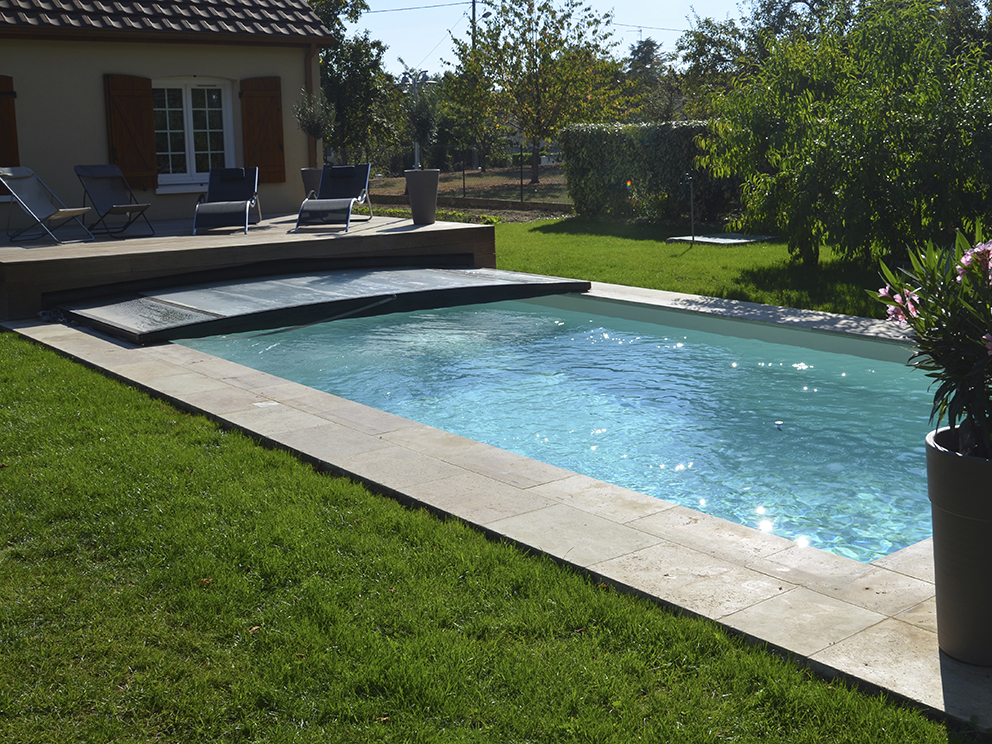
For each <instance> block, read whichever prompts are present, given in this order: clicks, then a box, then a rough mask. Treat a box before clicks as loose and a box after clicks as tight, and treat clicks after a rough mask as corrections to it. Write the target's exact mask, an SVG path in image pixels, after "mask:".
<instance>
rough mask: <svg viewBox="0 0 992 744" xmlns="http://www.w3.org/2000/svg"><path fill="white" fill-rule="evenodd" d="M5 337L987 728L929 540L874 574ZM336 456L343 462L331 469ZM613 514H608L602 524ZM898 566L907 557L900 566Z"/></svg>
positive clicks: (590, 483) (196, 362)
mask: <svg viewBox="0 0 992 744" xmlns="http://www.w3.org/2000/svg"><path fill="white" fill-rule="evenodd" d="M601 286H602V285H600V286H595V285H594V287H593V290H592V293H596V292H597V291H604V290H602V289H601ZM606 291H612V290H606ZM645 292H651V291H650V290H639V291H637V292H635V293H634V294H636V295H638V296H640V297H642V298H643V297H644V296H645ZM614 294H615V292H614ZM666 294H671V293H666ZM682 297H685V296H682ZM649 299H657V300H664V299H666V298H664V297H649ZM635 301H637V300H635ZM5 326H6V327H8V328H9V329H11V330H14V331H16V332H17V333H19V334H21V335H22V336H25V337H26V338H30V339H33V340H35V341H37V342H39V343H41V344H43V345H46V346H48V347H50V348H53V349H55V350H57V351H59V352H61V353H63V354H65V355H67V356H69V357H71V358H74V359H76V360H78V361H80V362H82V363H83V364H86V365H87V366H90V367H93V368H96V369H98V370H101V371H104V372H105V373H107V374H109V375H110V376H112V377H115V378H116V379H119V380H122V381H124V382H126V383H128V384H131V385H134V386H137V387H139V388H141V389H143V390H145V391H146V392H149V393H150V394H152V395H155V396H157V397H161V398H165V399H166V400H169V401H170V402H172V403H174V404H176V405H178V406H179V407H181V408H183V409H185V410H189V411H193V412H198V413H203V414H205V415H207V416H209V417H211V418H212V419H214V420H215V421H218V422H219V423H221V424H222V425H224V426H228V427H232V428H238V429H240V430H242V431H244V432H245V433H247V434H248V435H250V436H252V437H253V438H256V439H258V440H259V441H262V442H263V443H265V444H267V445H269V446H277V447H281V448H285V449H288V450H290V451H292V452H294V453H296V454H297V455H299V456H301V457H304V458H306V459H308V460H310V461H313V462H315V463H318V464H320V465H321V467H323V469H325V470H328V471H330V472H335V473H338V474H341V475H348V476H349V477H353V478H355V479H356V480H360V481H362V482H364V483H366V484H367V485H369V486H370V487H372V488H374V489H376V490H379V491H380V492H383V493H386V494H387V495H391V496H393V497H396V498H400V499H401V500H405V501H407V502H409V503H415V504H417V505H420V506H424V507H426V508H429V509H431V510H432V511H435V512H437V513H441V514H445V515H451V516H455V517H458V518H460V519H463V520H464V521H466V522H469V523H471V524H474V525H476V526H478V527H479V528H480V529H482V530H484V531H485V532H487V533H488V534H490V535H494V536H499V537H503V538H506V539H508V540H511V541H513V542H516V543H517V544H520V545H522V546H526V547H527V548H529V549H533V550H538V551H541V552H544V553H546V554H548V555H550V556H552V557H553V558H555V559H556V560H559V561H560V562H563V563H567V564H569V565H573V566H575V567H577V568H579V569H581V570H584V571H588V572H589V573H590V574H592V575H594V576H597V577H601V578H602V579H604V580H609V581H612V582H614V583H616V584H617V585H618V586H621V587H623V588H625V589H628V590H630V591H633V592H636V593H638V594H643V595H645V596H650V597H652V598H654V599H656V600H657V601H659V602H661V603H663V604H666V605H669V606H672V607H678V608H680V609H682V610H684V611H686V612H689V613H691V614H695V615H700V616H703V617H709V618H710V619H713V620H715V621H717V622H719V623H721V624H723V625H725V626H726V627H728V628H731V629H733V630H734V631H735V632H738V633H741V634H742V635H744V636H746V637H748V638H750V639H751V640H753V641H756V642H759V643H765V644H768V645H769V646H770V647H772V648H774V649H777V650H778V651H780V652H782V653H785V654H788V655H791V656H794V657H796V658H799V659H802V660H804V662H805V663H807V664H809V665H810V666H811V667H812V668H814V669H815V670H816V671H818V672H819V673H821V674H826V675H833V674H838V675H841V676H845V677H848V678H850V679H852V680H856V681H858V682H859V683H860V684H862V685H864V686H866V687H868V688H869V689H876V688H877V689H879V690H885V691H886V692H888V693H889V694H891V695H893V696H894V697H896V698H897V699H902V700H906V701H911V702H913V703H914V704H916V705H919V706H921V707H923V708H924V709H926V710H929V711H933V712H938V713H944V714H946V715H947V716H949V717H951V718H953V719H955V720H959V721H964V722H967V721H969V720H971V719H972V718H973V717H974V716H977V717H978V721H979V722H980V725H982V726H989V725H992V684H990V682H989V680H988V678H987V676H986V675H985V674H984V673H983V672H982V670H975V668H971V667H967V665H963V664H958V663H956V662H953V661H951V660H949V659H947V658H946V657H944V656H942V655H941V654H939V652H938V650H937V643H936V632H935V631H936V625H935V621H934V620H933V617H932V616H933V610H932V604H933V597H932V581H927V580H926V577H925V571H924V572H923V573H922V574H921V571H920V569H919V566H920V565H921V564H925V563H926V561H927V559H928V558H929V553H928V546H927V543H928V541H923V542H922V543H918V544H916V545H914V546H910V547H909V548H906V549H905V550H904V551H899V553H896V554H892V555H891V556H887V557H886V558H883V559H880V560H879V561H876V562H875V563H873V564H860V563H857V562H856V561H852V560H850V559H846V558H841V557H839V556H832V555H830V554H827V553H823V552H822V551H819V550H816V549H815V548H798V547H797V546H795V545H793V544H791V543H789V544H788V545H783V544H781V543H778V544H775V543H774V542H772V543H767V542H765V541H764V540H763V539H759V538H757V537H756V536H755V535H754V534H752V533H757V535H762V536H763V535H764V533H760V532H758V531H757V530H752V529H751V528H747V527H743V526H741V525H734V524H733V523H730V522H724V520H719V519H718V518H716V517H707V515H702V514H701V513H698V512H692V511H691V510H687V509H684V508H683V507H676V506H674V505H672V504H668V503H667V502H659V501H658V500H656V499H653V498H652V497H648V496H643V495H641V494H636V493H634V492H629V491H624V489H619V488H618V487H616V486H611V485H609V484H605V483H602V482H599V481H594V480H593V479H590V478H586V477H584V476H579V475H576V474H574V473H570V472H569V471H564V470H561V469H559V468H553V467H552V466H548V465H545V464H544V463H539V462H536V461H533V460H528V459H527V458H523V457H521V456H518V455H512V454H511V453H507V452H504V451H502V450H498V449H496V448H492V447H488V446H487V445H481V444H479V443H476V442H472V441H471V440H466V439H464V438H461V437H455V435H451V434H448V433H447V432H441V431H440V430H436V429H432V428H431V427H426V426H423V425H421V424H416V423H414V422H410V421H407V420H405V419H401V418H400V417H396V416H391V415H390V414H385V413H383V412H381V411H378V410H376V409H370V408H367V407H365V406H361V405H360V404H356V403H352V402H351V401H346V400H344V399H340V398H337V397H335V396H332V395H330V394H327V393H320V392H319V391H314V390H311V389H310V388H306V387H304V386H302V385H296V384H294V383H288V382H286V381H284V380H281V379H280V378H276V377H273V376H271V375H265V374H264V373H259V372H256V371H255V370H250V369H248V368H245V367H241V366H240V365H236V364H233V363H230V362H224V361H222V360H218V359H216V358H214V357H210V356H209V355H207V354H203V353H201V352H194V351H193V350H190V349H185V348H184V347H178V346H171V345H169V346H159V347H144V348H141V347H134V346H132V345H130V344H126V343H121V342H119V341H114V340H111V339H108V338H105V337H102V336H100V335H99V334H97V333H95V332H92V331H86V330H82V329H77V328H69V327H66V326H61V325H48V324H40V323H32V322H20V323H6V324H5ZM301 432H304V435H302V436H301V434H300V433H301ZM345 441H347V442H349V443H350V444H349V445H348V447H350V450H347V453H346V454H344V455H342V454H340V453H341V452H342V449H341V444H342V443H343V442H345ZM606 497H608V501H609V502H610V503H606V501H607V498H606ZM644 500H650V503H649V502H648V501H644ZM615 501H618V502H619V503H620V504H621V505H622V508H621V509H619V513H618V514H615V515H614V517H615V518H611V517H610V510H611V509H616V507H615V506H613V502H615ZM686 512H689V513H688V514H687V513H686ZM709 520H716V523H715V524H716V527H715V528H714V527H713V525H714V523H713V522H711V521H709ZM701 524H702V525H703V526H702V527H700V526H699V525H701ZM714 529H715V532H714ZM741 530H744V531H746V532H744V533H741V532H740V531H741ZM701 534H703V535H704V536H703V537H701V536H700V535H701ZM764 537H770V536H764ZM774 540H783V539H782V538H773V541H774ZM784 542H785V543H788V541H784ZM906 551H915V552H916V554H917V555H915V556H914V557H913V559H912V560H906V561H903V560H902V559H905V558H906V557H907V555H908V553H906ZM900 553H902V554H904V555H902V556H900V555H899V554H900ZM824 556H828V557H826V558H825V557H824ZM893 556H897V557H896V558H893ZM890 559H891V560H890ZM851 564H854V565H851ZM673 573H674V575H673Z"/></svg>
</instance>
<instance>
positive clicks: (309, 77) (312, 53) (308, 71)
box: [303, 44, 317, 167]
mask: <svg viewBox="0 0 992 744" xmlns="http://www.w3.org/2000/svg"><path fill="white" fill-rule="evenodd" d="M316 56H317V45H316V44H311V45H310V49H309V51H307V55H306V57H305V58H304V62H303V80H304V83H303V85H304V88H305V90H306V92H307V95H308V96H312V95H313V58H314V57H316ZM316 160H317V140H315V139H314V138H313V137H311V136H310V135H307V167H309V166H310V163H313V162H315V161H316Z"/></svg>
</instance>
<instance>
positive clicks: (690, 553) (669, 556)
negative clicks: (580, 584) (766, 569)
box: [590, 538, 793, 620]
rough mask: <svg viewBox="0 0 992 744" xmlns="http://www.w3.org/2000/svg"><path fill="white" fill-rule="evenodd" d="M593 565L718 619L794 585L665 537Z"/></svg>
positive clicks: (624, 581)
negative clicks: (670, 540) (650, 544)
mask: <svg viewBox="0 0 992 744" xmlns="http://www.w3.org/2000/svg"><path fill="white" fill-rule="evenodd" d="M658 540H659V542H658V543H657V544H656V545H654V546H652V547H650V548H645V549H643V550H638V551H637V552H636V553H630V554H627V555H623V556H621V557H618V558H615V559H613V560H609V561H606V562H604V563H598V564H596V565H594V566H591V567H590V568H591V569H592V570H594V571H596V573H598V574H601V575H602V576H605V577H607V578H609V579H612V580H613V581H617V582H619V583H621V584H624V585H626V586H629V587H632V588H635V589H637V590H638V591H641V592H645V593H647V594H650V595H652V596H655V597H658V598H660V599H663V600H664V601H665V602H669V603H671V604H674V605H676V606H678V607H683V608H685V609H687V610H689V611H690V612H694V613H696V614H697V615H702V616H703V617H708V618H710V619H712V620H718V619H720V618H723V617H725V616H726V615H730V614H732V613H734V612H738V611H739V610H742V609H743V608H745V607H750V606H752V605H754V604H756V603H759V602H761V601H763V600H765V599H768V598H769V597H774V596H777V595H779V594H781V593H783V592H786V591H788V590H790V589H792V588H793V586H792V585H791V584H789V583H787V582H784V581H776V580H775V579H773V578H771V577H769V576H766V575H764V574H761V573H759V572H757V571H752V570H750V569H748V568H745V567H744V566H741V565H738V564H734V563H731V562H729V561H723V560H720V559H719V558H714V557H713V556H710V555H706V554H705V553H701V552H699V551H698V550H693V549H692V548H688V547H686V546H684V545H676V544H675V543H671V542H668V541H667V540H661V539H660V538H658Z"/></svg>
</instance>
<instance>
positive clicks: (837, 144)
mask: <svg viewBox="0 0 992 744" xmlns="http://www.w3.org/2000/svg"><path fill="white" fill-rule="evenodd" d="M950 31H951V26H950V24H949V23H948V14H947V12H946V6H945V5H943V4H942V3H941V2H940V1H939V0H869V2H865V3H863V4H862V5H861V6H860V7H859V8H858V10H857V12H856V13H855V15H854V16H853V17H852V18H851V19H850V21H848V20H847V19H844V18H842V17H841V16H838V17H836V19H835V22H834V24H833V25H828V26H826V27H825V28H824V30H822V31H820V32H818V33H817V34H815V35H814V36H813V37H811V38H810V37H807V35H806V34H800V33H792V34H790V35H788V36H785V37H782V38H780V39H776V40H775V41H773V42H772V43H771V44H770V46H769V56H768V58H767V59H766V60H765V61H764V62H763V63H762V64H761V65H760V66H758V68H757V70H756V72H755V73H754V75H752V76H750V77H742V78H740V79H738V81H737V83H736V84H735V87H734V88H733V90H731V91H730V92H729V93H728V94H727V95H726V96H724V97H723V98H722V99H721V100H720V101H718V102H717V104H716V111H715V116H714V118H713V119H712V120H711V126H710V136H709V137H708V138H706V140H705V141H704V142H703V148H704V150H705V151H706V152H707V155H706V156H705V158H704V160H705V162H706V164H707V165H708V167H709V168H710V169H711V170H712V171H713V173H714V174H715V175H738V176H740V177H742V178H743V179H744V188H743V191H742V203H743V207H744V212H743V216H742V218H741V220H740V222H739V226H740V227H742V228H745V229H746V228H751V229H760V230H775V231H781V232H783V233H784V234H786V235H787V236H788V240H789V248H790V250H791V251H792V252H793V254H794V255H796V256H797V257H799V258H800V259H801V260H802V261H803V262H804V263H805V264H808V265H813V264H816V262H817V260H818V257H819V248H820V245H821V244H823V242H824V241H826V240H830V241H831V242H833V243H834V244H836V245H837V246H838V247H839V248H840V250H841V251H842V252H843V253H844V254H846V255H847V256H849V257H852V258H856V259H862V260H868V259H877V258H879V257H883V256H893V255H896V254H897V253H901V252H903V251H904V250H905V248H906V247H907V246H909V245H913V244H916V245H918V244H921V243H922V242H924V241H926V240H940V239H942V238H945V237H946V236H948V235H949V234H953V228H954V227H956V226H958V225H960V224H961V221H962V220H969V219H970V220H973V219H976V218H978V217H980V216H981V215H982V213H983V211H984V209H985V204H986V200H987V198H988V197H989V195H990V194H992V156H990V154H989V152H990V151H989V145H990V144H992V79H990V76H989V75H988V71H987V62H986V61H985V60H984V58H983V55H984V48H983V47H982V46H979V45H975V44H962V45H960V46H959V47H958V48H957V49H954V48H952V46H951V45H950V43H949V39H950Z"/></svg>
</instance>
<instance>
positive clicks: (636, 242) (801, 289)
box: [496, 219, 885, 318]
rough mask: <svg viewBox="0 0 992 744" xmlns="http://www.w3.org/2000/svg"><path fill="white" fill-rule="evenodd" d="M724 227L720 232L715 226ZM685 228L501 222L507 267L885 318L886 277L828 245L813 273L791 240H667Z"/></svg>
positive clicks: (500, 256) (501, 254)
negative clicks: (881, 297)
mask: <svg viewBox="0 0 992 744" xmlns="http://www.w3.org/2000/svg"><path fill="white" fill-rule="evenodd" d="M712 232H717V231H715V230H714V231H712ZM688 234H690V231H689V229H688V227H686V226H685V225H681V226H674V225H658V224H638V223H626V224H625V223H611V222H591V221H588V220H581V219H565V220H544V221H539V222H521V223H506V224H499V225H497V226H496V263H497V266H498V267H499V268H501V269H508V270H512V271H525V272H532V273H535V274H547V275H550V276H562V277H569V278H572V279H585V280H587V281H597V282H609V283H611V284H625V285H628V286H635V287H647V288H649V289H664V290H668V291H672V292H688V293H690V294H700V295H705V296H709V297H722V298H726V299H732V300H748V301H751V302H761V303H764V304H769V305H782V306H785V307H799V308H808V309H812V310H824V311H827V312H836V313H845V314H847V315H861V316H864V317H878V318H880V317H884V315H885V312H884V308H883V307H882V305H881V304H880V303H878V302H876V301H875V300H873V299H872V298H871V297H870V296H868V294H866V292H865V290H866V289H877V288H878V287H879V286H881V285H882V284H883V283H884V282H882V281H881V279H880V278H879V271H878V269H877V268H867V269H866V268H864V267H859V266H857V265H856V264H853V263H851V262H848V261H844V260H842V259H841V258H840V257H838V256H837V255H835V254H834V252H833V251H832V250H830V249H829V248H826V249H824V250H823V251H822V253H821V256H820V266H819V267H818V268H817V269H815V270H808V269H805V268H803V267H802V266H801V265H799V264H796V263H794V262H793V261H791V260H790V257H789V251H788V248H787V247H786V245H785V243H755V244H750V245H732V246H727V245H707V244H704V243H695V244H694V245H692V244H689V243H667V242H666V239H667V238H669V237H671V236H676V235H679V236H681V235H688Z"/></svg>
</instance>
